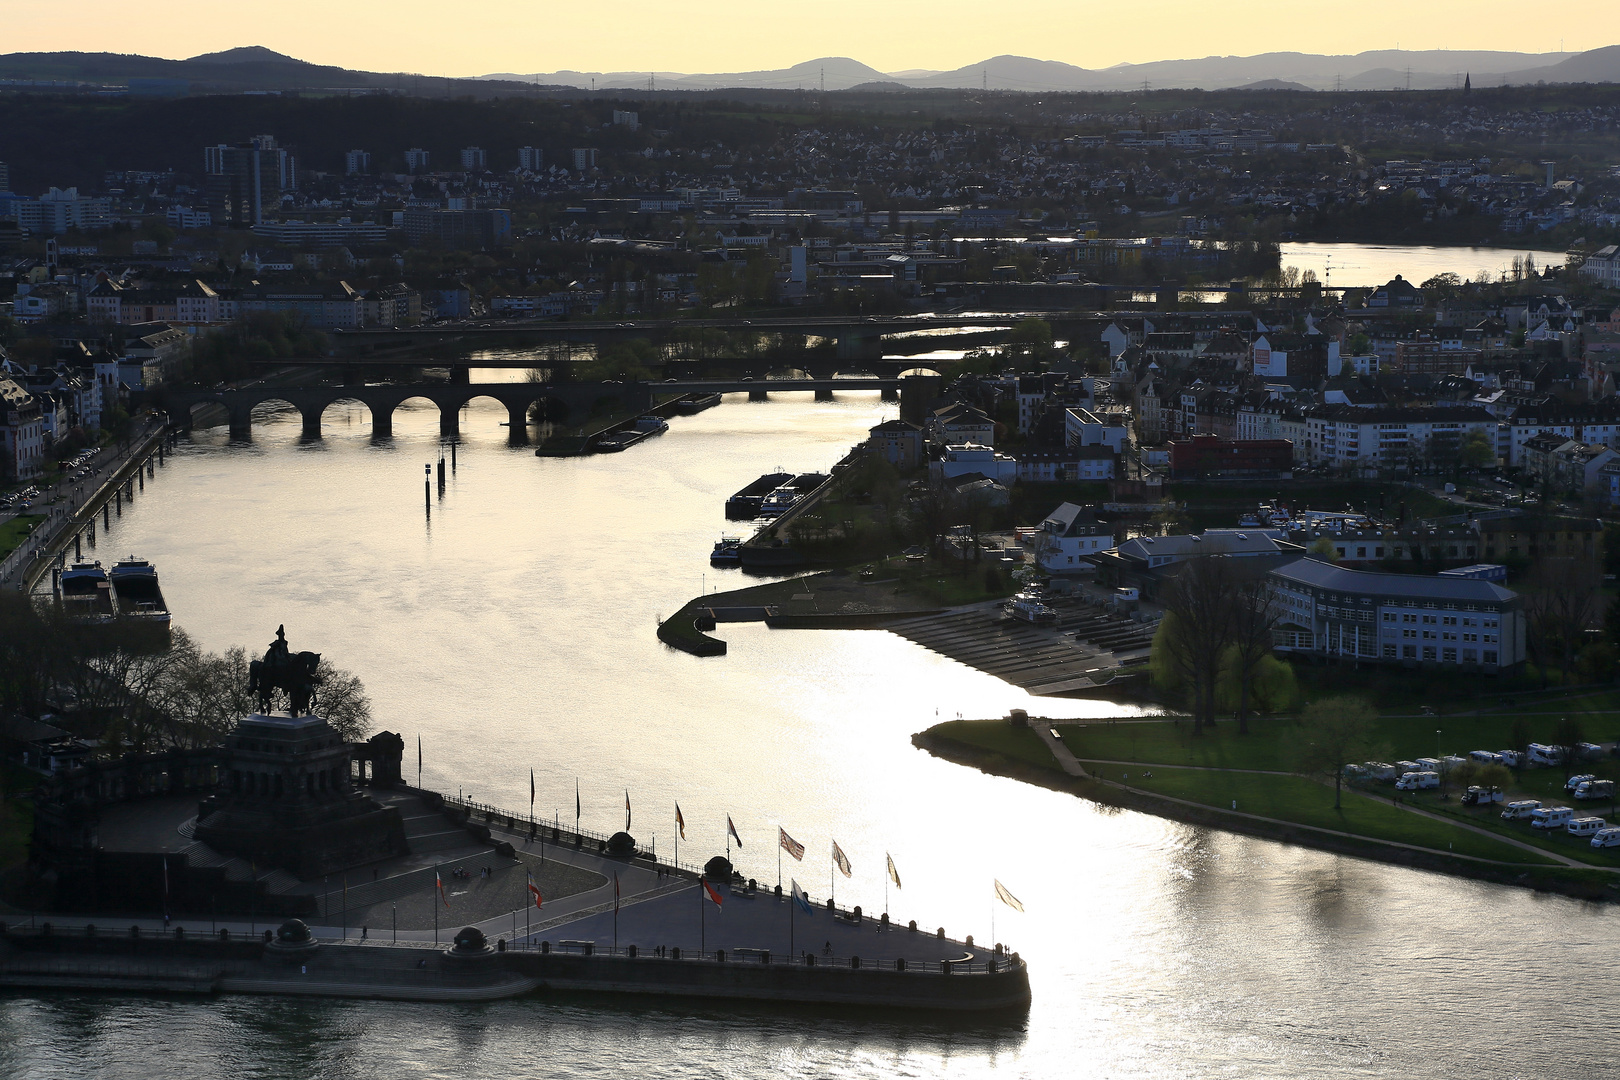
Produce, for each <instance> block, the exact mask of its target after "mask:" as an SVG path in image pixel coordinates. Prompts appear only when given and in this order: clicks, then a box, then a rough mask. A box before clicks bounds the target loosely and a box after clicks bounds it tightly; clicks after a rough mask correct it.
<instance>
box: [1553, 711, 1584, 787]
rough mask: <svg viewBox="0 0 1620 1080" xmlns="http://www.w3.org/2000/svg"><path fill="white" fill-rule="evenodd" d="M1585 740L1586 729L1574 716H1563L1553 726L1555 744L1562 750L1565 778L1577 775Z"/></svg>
mask: <svg viewBox="0 0 1620 1080" xmlns="http://www.w3.org/2000/svg"><path fill="white" fill-rule="evenodd" d="M1585 741H1586V731H1585V729H1584V728H1582V727H1581V722H1580V721H1579V720H1577V719H1576V718H1575V717H1573V716H1565V717H1562V718H1561V719H1560V720H1559V721H1558V726H1557V727H1555V728H1553V745H1554V746H1556V747H1558V749H1559V750H1560V751H1561V752H1562V757H1563V764H1564V779H1565V780H1568V779H1569V778H1570V777H1571V776H1574V775H1575V770H1576V768H1577V767H1578V766H1579V763H1580V756H1581V751H1580V744H1581V743H1583V742H1585Z"/></svg>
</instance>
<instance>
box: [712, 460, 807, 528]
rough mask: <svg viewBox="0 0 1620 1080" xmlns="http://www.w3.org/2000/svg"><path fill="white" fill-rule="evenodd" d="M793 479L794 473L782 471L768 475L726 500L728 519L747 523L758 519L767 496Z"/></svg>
mask: <svg viewBox="0 0 1620 1080" xmlns="http://www.w3.org/2000/svg"><path fill="white" fill-rule="evenodd" d="M792 479H793V474H792V473H785V472H782V471H781V470H780V469H778V470H777V471H776V472H772V473H766V474H765V475H764V476H761V477H760V478H759V479H758V480H755V481H754V482H753V483H752V484H749V485H748V486H747V487H745V488H743V489H742V490H741V491H739V492H737V494H735V495H733V496H732V497H731V498H729V499H727V500H726V517H728V518H730V519H731V520H733V521H738V520H742V521H746V520H748V519H749V518H753V517H758V516H759V506H760V503H762V502H764V501H765V496H767V495H769V494H770V493H771V492H773V491H775V490H776V489H777V488H779V487H781V486H782V485H783V484H785V483H787V482H788V481H790V480H792Z"/></svg>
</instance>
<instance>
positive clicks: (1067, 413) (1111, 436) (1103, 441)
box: [1063, 409, 1130, 454]
mask: <svg viewBox="0 0 1620 1080" xmlns="http://www.w3.org/2000/svg"><path fill="white" fill-rule="evenodd" d="M1129 439H1130V428H1129V427H1127V426H1126V423H1125V421H1124V420H1118V419H1113V418H1105V417H1101V416H1098V415H1097V414H1096V413H1094V412H1092V411H1090V410H1089V409H1065V410H1063V440H1064V442H1066V443H1068V444H1069V445H1070V446H1106V447H1108V448H1109V449H1110V450H1112V451H1113V452H1114V453H1116V454H1122V453H1124V452H1125V444H1126V442H1127V441H1128V440H1129Z"/></svg>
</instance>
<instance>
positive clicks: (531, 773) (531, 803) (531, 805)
mask: <svg viewBox="0 0 1620 1080" xmlns="http://www.w3.org/2000/svg"><path fill="white" fill-rule="evenodd" d="M529 816H531V817H533V816H534V770H533V769H530V770H529Z"/></svg>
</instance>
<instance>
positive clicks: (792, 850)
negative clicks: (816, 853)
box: [776, 825, 804, 862]
mask: <svg viewBox="0 0 1620 1080" xmlns="http://www.w3.org/2000/svg"><path fill="white" fill-rule="evenodd" d="M776 842H777V843H778V844H780V845H781V846H782V850H783V851H785V852H787V853H788V854H789V855H791V856H793V858H794V859H795V860H797V861H798V862H804V845H803V844H801V843H799V842H798V841H797V840H795V839H793V837H791V836H789V835H788V834H787V830H786V829H784V828H782V826H780V825H778V826H777V827H776Z"/></svg>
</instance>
